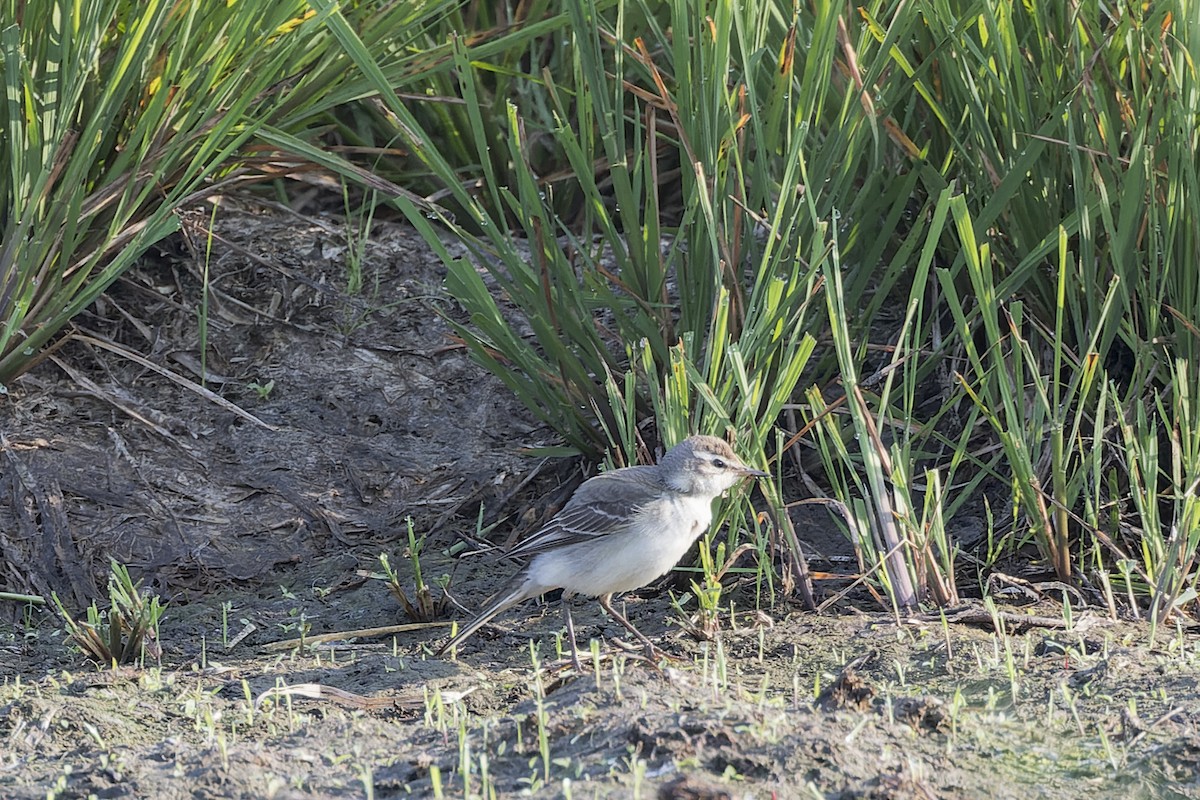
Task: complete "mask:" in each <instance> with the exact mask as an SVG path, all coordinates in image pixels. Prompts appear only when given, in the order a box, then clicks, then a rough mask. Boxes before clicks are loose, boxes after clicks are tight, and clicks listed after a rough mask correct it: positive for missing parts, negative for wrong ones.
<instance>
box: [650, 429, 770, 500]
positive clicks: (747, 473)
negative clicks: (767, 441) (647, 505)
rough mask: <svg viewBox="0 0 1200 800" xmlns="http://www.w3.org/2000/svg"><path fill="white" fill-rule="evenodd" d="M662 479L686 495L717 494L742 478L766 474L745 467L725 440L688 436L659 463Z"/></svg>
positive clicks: (710, 495) (760, 476) (761, 476)
mask: <svg viewBox="0 0 1200 800" xmlns="http://www.w3.org/2000/svg"><path fill="white" fill-rule="evenodd" d="M658 465H659V467H660V468H661V469H662V472H663V481H664V482H665V483H666V484H667V485H668V486H670V487H671V488H672V489H674V490H675V491H678V492H683V493H685V494H696V495H707V496H709V497H716V496H717V495H719V494H721V492H723V491H725V490H726V489H728V488H729V487H731V486H733V485H734V484H735V483H737V482H738V481H740V480H742V479H743V478H748V477H756V478H763V477H766V475H767V473H765V472H762V471H761V470H757V469H753V468H751V467H748V466H746V464H745V462H743V461H742V460H741V459H740V458H738V457H737V454H736V453H734V452H733V448H731V447H730V446H729V445H728V444H727V443H726V442H725V440H724V439H718V438H717V437H715V436H689V437H688V438H686V439H684V440H683V441H682V442H680V443H679V444H677V445H675V446H674V447H672V448H671V449H670V450H668V451H667V452H666V454H665V455H664V456H663V457H662V460H661V461H659V462H658Z"/></svg>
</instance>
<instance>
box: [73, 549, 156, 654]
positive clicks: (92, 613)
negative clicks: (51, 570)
mask: <svg viewBox="0 0 1200 800" xmlns="http://www.w3.org/2000/svg"><path fill="white" fill-rule="evenodd" d="M109 569H110V572H109V578H108V596H109V602H110V606H109V608H108V610H107V611H101V610H100V609H99V608H98V607H97V605H96V603H95V602H93V603H92V604H91V605H90V606H89V607H88V610H87V619H86V621H84V620H77V619H75V618H74V617H72V616H71V615H70V614H69V613H68V612H67V609H66V608H65V607H64V606H63V604H62V601H61V600H59V599H58V595H57V594H54V595H53V600H54V605H55V607H57V608H58V612H59V614H60V615H61V616H62V618H63V623H64V625H65V627H66V630H67V633H68V635H70V637H71V639H72V640H74V642H75V644H77V645H78V646H79V648H80V649H81V650H83V652H84V653H85V654H86V655H87V656H88V657H89V658H91V659H93V660H94V661H96V662H97V663H99V664H112V665H114V666H115V665H117V664H128V663H132V662H133V661H135V660H137V659H139V658H140V659H143V661H144V658H145V656H147V655H149V656H150V657H151V658H152V659H154V660H155V661H158V660H160V659H161V658H162V648H161V647H160V646H159V643H158V625H159V622H160V620H161V618H162V612H163V610H164V609H165V608H166V605H165V604H164V603H162V602H161V601H160V600H159V598H158V596H157V595H151V596H149V597H146V596H143V595H142V594H141V592H140V587H141V581H138V582H137V583H134V582H133V580H132V579H131V578H130V577H129V570H128V569H127V568H126V567H125V566H124V565H122V564H119V563H117V562H116V561H115V560H114V561H111V562H110V567H109Z"/></svg>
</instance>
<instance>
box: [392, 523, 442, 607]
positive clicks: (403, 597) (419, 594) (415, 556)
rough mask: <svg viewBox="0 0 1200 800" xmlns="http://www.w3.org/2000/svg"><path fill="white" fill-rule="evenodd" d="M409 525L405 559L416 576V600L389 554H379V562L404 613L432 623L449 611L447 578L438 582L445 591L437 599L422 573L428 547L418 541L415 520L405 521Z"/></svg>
mask: <svg viewBox="0 0 1200 800" xmlns="http://www.w3.org/2000/svg"><path fill="white" fill-rule="evenodd" d="M406 522H407V524H408V548H407V549H406V550H405V552H404V558H405V559H407V560H408V563H409V566H410V567H411V569H412V576H413V586H414V587H415V588H414V591H413V598H412V599H411V600H410V599H409V597H408V592H406V591H405V589H404V583H403V582H402V581H401V579H400V576H399V574H398V573H397V572H396V571H395V570H394V569H392V566H391V563H390V562H389V561H388V557H387V554H386V553H380V555H379V563H380V565H381V566H382V567H383V572H384V575H385V576H386V577H387V582H388V588H389V589H391V591H392V594H393V595H395V597H396V599H397V600H399V601H400V605H402V606H404V613H405V614H406V615H407V616H408V618H409V619H411V620H413V621H414V622H432V621H433V620H435V619H437V618H438V617H440V616H442V614H443V613H444V612H445V610H446V604H447V598H446V588H445V583H446V580H448V579H443V580H442V581H439V585H440V588H441V590H442V596H441V597H440V598H434V596H433V591H432V590H431V589H430V587H429V584H428V583H426V582H425V577H424V574H423V573H422V571H421V549H422V548H423V547H424V546H425V537H424V536H422V537H421V538H420V539H418V538H417V535H416V532H415V531H414V529H413V521H412V517H408V519H407V520H406Z"/></svg>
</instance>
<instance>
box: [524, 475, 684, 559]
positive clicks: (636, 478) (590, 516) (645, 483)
mask: <svg viewBox="0 0 1200 800" xmlns="http://www.w3.org/2000/svg"><path fill="white" fill-rule="evenodd" d="M657 475H658V473H657V472H656V471H654V470H653V469H652V468H650V467H627V468H625V469H618V470H612V471H611V472H602V473H600V474H599V475H597V476H595V477H594V478H591V479H589V480H587V481H585V482H584V483H583V485H582V486H580V487H579V489H577V490H576V491H575V494H574V495H572V496H571V500H570V501H569V502H568V503H567V505H566V507H564V508H563V510H562V511H560V512H559V513H558V515H557V516H556V517H554V519H552V520H550V522H548V523H546V525H545V527H543V528H542V529H541V530H539V531H538V532H537V533H535V534H533V535H532V536H530V537H529V538H528V539H525V540H524V541H522V542H520V543H519V544H517V545H516V546H515V547H514V548H513V549H512V550H509V551H508V552H507V553H506V554H505V555H506V556H532V555H537V554H538V553H544V552H546V551H547V550H554V549H556V548H559V547H564V546H566V545H571V544H576V543H578V542H585V541H588V540H590V539H594V538H596V537H597V536H605V535H607V534H610V533H616V532H618V531H620V530H623V529H624V528H625V527H626V526H627V525H628V524H629V520H630V518H631V517H632V516H633V514H634V513H635V512H636V511H637V510H638V509H639V508H641V507H642V506H644V505H646V504H647V503H649V502H650V501H652V500H656V499H658V497H660V496H661V493H662V484H661V483H659V482H658V480H657Z"/></svg>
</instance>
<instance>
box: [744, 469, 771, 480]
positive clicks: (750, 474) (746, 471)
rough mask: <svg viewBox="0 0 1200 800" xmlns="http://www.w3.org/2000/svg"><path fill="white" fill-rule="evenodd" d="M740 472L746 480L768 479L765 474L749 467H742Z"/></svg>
mask: <svg viewBox="0 0 1200 800" xmlns="http://www.w3.org/2000/svg"><path fill="white" fill-rule="evenodd" d="M741 471H742V474H743V475H745V476H746V477H747V478H766V477H768V475H767V473H765V472H763V471H762V470H761V469H751V468H750V467H742V470H741Z"/></svg>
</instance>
